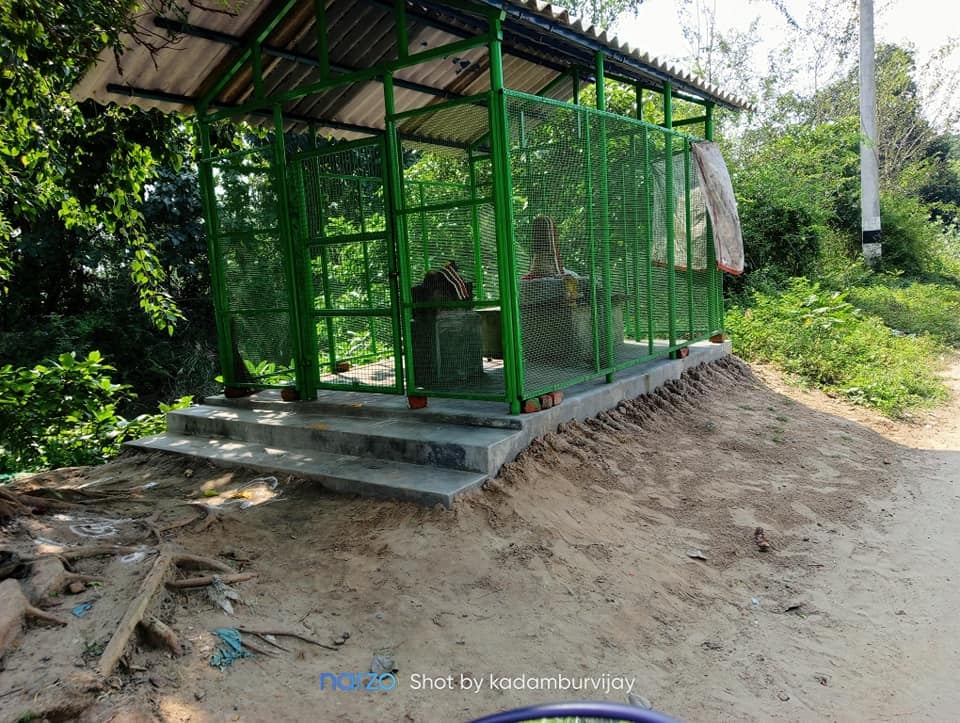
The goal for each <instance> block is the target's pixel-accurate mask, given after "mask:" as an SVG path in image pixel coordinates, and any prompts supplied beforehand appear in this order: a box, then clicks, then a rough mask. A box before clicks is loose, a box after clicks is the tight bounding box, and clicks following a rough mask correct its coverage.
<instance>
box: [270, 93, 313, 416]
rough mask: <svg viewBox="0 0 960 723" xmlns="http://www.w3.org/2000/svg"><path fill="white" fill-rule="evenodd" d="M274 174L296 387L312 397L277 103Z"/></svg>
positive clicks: (303, 396)
mask: <svg viewBox="0 0 960 723" xmlns="http://www.w3.org/2000/svg"><path fill="white" fill-rule="evenodd" d="M273 130H274V133H273V135H274V138H273V164H272V165H273V178H274V183H275V184H276V189H275V192H276V197H277V216H278V219H277V220H278V226H279V231H280V247H281V249H282V250H283V260H284V266H285V267H286V268H285V272H286V273H285V277H286V283H287V296H288V302H287V303H288V304H289V309H290V321H291V327H292V331H291V337H292V338H291V342H292V345H293V358H294V365H295V371H296V385H297V391H298V392H299V393H300V398H301V399H313V398H314V397H316V395H317V387H316V381H315V378H316V374H317V358H316V354H314V353H304V352H305V348H304V347H305V345H304V339H303V324H304V322H305V319H304V316H303V314H304V309H303V308H302V307H303V301H302V298H301V295H300V292H301V289H302V284H300V283H299V282H298V278H297V267H298V266H299V264H297V263H296V261H295V260H294V257H295V244H294V240H293V231H292V229H291V226H290V204H289V199H288V188H287V150H286V145H285V143H284V133H283V111H282V110H281V108H280V106H279V104H278V105H275V106H274V107H273Z"/></svg>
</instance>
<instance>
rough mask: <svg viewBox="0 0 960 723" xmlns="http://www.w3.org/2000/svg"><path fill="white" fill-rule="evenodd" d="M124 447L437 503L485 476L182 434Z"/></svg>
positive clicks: (363, 492)
mask: <svg viewBox="0 0 960 723" xmlns="http://www.w3.org/2000/svg"><path fill="white" fill-rule="evenodd" d="M126 446H128V447H133V448H135V449H145V450H154V451H156V450H159V451H165V452H173V453H176V454H180V455H185V456H188V457H194V458H198V459H204V460H208V461H210V462H213V463H215V464H223V465H226V466H242V467H250V468H252V469H255V470H259V471H263V472H270V473H273V474H278V473H280V474H293V475H297V476H298V477H305V478H307V479H313V480H317V481H318V482H320V483H321V484H322V485H323V486H324V487H326V488H328V489H330V490H333V491H336V492H344V493H349V494H357V495H361V496H365V497H379V498H383V499H395V500H407V501H410V502H416V503H418V504H421V505H427V506H433V505H435V504H437V503H438V502H439V503H440V504H442V505H444V506H446V507H451V506H452V505H453V499H454V497H455V496H456V495H458V494H461V493H463V492H466V491H467V490H470V489H473V488H474V487H478V486H479V485H481V484H482V483H483V482H484V481H485V480H486V479H487V475H486V474H484V473H482V472H463V471H460V470H452V469H441V468H439V467H428V466H424V465H417V464H406V463H403V462H392V461H384V460H381V459H369V458H362V457H355V456H353V455H349V454H330V453H326V452H319V451H317V450H314V449H296V448H285V449H280V448H276V447H271V446H265V445H263V444H257V443H255V442H243V441H238V440H231V439H222V438H219V439H218V438H212V439H203V438H200V437H192V436H186V435H181V434H171V433H167V434H159V435H156V436H153V437H145V438H143V439H138V440H137V441H135V442H127V443H126Z"/></svg>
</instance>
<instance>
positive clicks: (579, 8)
mask: <svg viewBox="0 0 960 723" xmlns="http://www.w3.org/2000/svg"><path fill="white" fill-rule="evenodd" d="M642 4H643V0H565V1H564V3H563V7H565V8H566V9H567V10H569V11H570V13H571V14H572V15H576V16H577V17H580V18H583V19H584V20H587V21H588V22H590V23H593V24H594V25H596V26H598V27H600V28H609V27H610V26H612V25H613V24H614V23H615V22H616V21H617V18H619V17H620V16H621V15H623V14H624V13H632V14H635V13H636V12H637V10H638V9H639V8H640V5H642Z"/></svg>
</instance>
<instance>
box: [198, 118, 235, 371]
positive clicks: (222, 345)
mask: <svg viewBox="0 0 960 723" xmlns="http://www.w3.org/2000/svg"><path fill="white" fill-rule="evenodd" d="M197 132H198V134H199V136H200V164H199V170H200V200H201V202H202V204H203V224H204V229H205V232H206V235H207V253H208V254H209V256H210V286H211V290H212V292H213V293H212V296H213V312H214V319H215V321H216V326H217V352H218V355H219V357H220V372H221V374H222V375H223V383H224V386H232V385H233V384H234V383H236V379H234V369H233V351H232V350H233V339H232V334H231V332H230V315H229V314H230V311H229V305H228V303H227V298H226V286H225V282H224V277H223V256H222V255H221V253H220V238H219V236H218V235H217V227H218V223H217V197H216V193H215V192H214V181H213V169H212V168H211V164H210V162H209V161H208V160H207V159H209V158H210V126H209V125H207V123H206V122H205V121H204V120H203V119H202V118H201V120H200V121H199V122H198V123H197Z"/></svg>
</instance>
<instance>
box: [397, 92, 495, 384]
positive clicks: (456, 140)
mask: <svg viewBox="0 0 960 723" xmlns="http://www.w3.org/2000/svg"><path fill="white" fill-rule="evenodd" d="M398 132H399V135H400V148H401V157H402V163H403V167H402V182H403V183H402V191H403V193H402V203H403V206H402V208H401V209H400V215H401V217H402V223H401V227H402V229H403V233H404V239H403V241H404V243H403V244H401V245H400V252H401V253H400V263H401V264H402V265H403V267H404V271H405V273H404V275H403V276H404V278H405V279H406V280H407V288H405V289H403V293H402V297H403V300H404V303H403V307H404V308H403V312H404V322H405V325H406V328H407V330H408V334H407V346H408V350H407V357H406V359H407V363H408V365H409V367H410V371H409V373H408V381H410V382H412V384H411V385H410V386H409V387H408V390H407V393H408V394H445V395H452V396H461V397H467V398H479V399H498V400H499V399H504V395H505V385H504V377H503V359H502V357H503V350H502V338H501V335H502V326H501V320H500V310H499V305H500V288H499V280H498V267H497V244H496V222H495V221H496V219H495V215H494V205H493V189H492V179H491V177H492V165H491V159H490V141H489V110H488V107H487V103H486V97H485V96H482V97H477V98H474V99H472V100H471V101H469V102H464V103H460V104H457V105H453V106H448V107H444V108H441V109H434V108H431V107H429V106H428V107H427V108H424V109H423V110H422V111H421V112H416V113H409V114H405V115H404V116H403V117H402V119H401V120H400V121H399V122H398ZM425 136H429V138H430V140H426V139H425Z"/></svg>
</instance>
